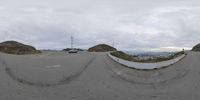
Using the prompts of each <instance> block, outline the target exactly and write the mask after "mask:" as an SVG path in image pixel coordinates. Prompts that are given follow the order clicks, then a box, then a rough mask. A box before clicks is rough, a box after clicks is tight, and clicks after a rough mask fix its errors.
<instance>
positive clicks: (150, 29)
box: [0, 0, 200, 50]
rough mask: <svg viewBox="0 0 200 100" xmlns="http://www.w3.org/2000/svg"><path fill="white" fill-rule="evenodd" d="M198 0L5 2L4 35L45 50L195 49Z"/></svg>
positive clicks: (0, 19) (1, 7) (0, 28)
mask: <svg viewBox="0 0 200 100" xmlns="http://www.w3.org/2000/svg"><path fill="white" fill-rule="evenodd" d="M198 3H199V2H198V1H196V0H191V1H187V0H173V1H167V0H149V1H146V0H123V1H122V0H101V1H100V0H73V1H69V0H59V1H55V0H19V1H9V0H4V1H0V40H1V41H5V40H10V39H12V40H17V41H20V42H23V43H27V44H31V45H34V46H36V47H37V48H39V49H62V48H65V47H70V43H69V42H70V36H71V35H73V36H74V37H75V45H76V47H81V48H88V47H90V46H93V45H95V44H99V43H107V44H113V42H115V46H116V47H117V48H119V49H127V50H131V49H133V50H135V49H137V50H143V49H148V50H165V49H172V48H173V50H174V49H181V48H191V47H192V46H193V45H195V44H197V43H198V42H199V40H200V36H199V32H200V29H199V26H200V23H199V21H200V12H199V11H200V7H198V6H199V4H198Z"/></svg>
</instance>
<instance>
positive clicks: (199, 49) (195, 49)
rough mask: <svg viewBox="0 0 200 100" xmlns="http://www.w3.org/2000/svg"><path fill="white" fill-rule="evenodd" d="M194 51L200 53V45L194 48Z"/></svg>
mask: <svg viewBox="0 0 200 100" xmlns="http://www.w3.org/2000/svg"><path fill="white" fill-rule="evenodd" d="M192 51H200V43H199V44H197V45H196V46H194V47H193V48H192Z"/></svg>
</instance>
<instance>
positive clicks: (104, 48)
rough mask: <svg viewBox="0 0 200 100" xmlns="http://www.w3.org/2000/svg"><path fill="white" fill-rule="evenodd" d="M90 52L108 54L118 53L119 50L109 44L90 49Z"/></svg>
mask: <svg viewBox="0 0 200 100" xmlns="http://www.w3.org/2000/svg"><path fill="white" fill-rule="evenodd" d="M88 51H89V52H107V51H117V49H116V48H114V47H112V46H109V45H107V44H99V45H96V46H94V47H91V48H89V49H88Z"/></svg>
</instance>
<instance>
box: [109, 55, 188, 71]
mask: <svg viewBox="0 0 200 100" xmlns="http://www.w3.org/2000/svg"><path fill="white" fill-rule="evenodd" d="M108 56H109V57H110V58H111V59H112V60H114V61H115V62H118V63H119V64H122V65H125V66H127V67H130V68H134V69H140V70H152V69H159V68H163V67H167V66H170V65H173V64H175V63H176V62H178V61H180V60H181V59H183V58H184V57H185V56H186V54H183V55H181V56H178V57H176V58H174V59H171V60H167V61H161V62H155V63H140V62H133V61H127V60H124V59H121V58H118V57H115V56H113V55H111V54H110V53H109V54H108Z"/></svg>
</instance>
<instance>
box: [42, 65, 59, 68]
mask: <svg viewBox="0 0 200 100" xmlns="http://www.w3.org/2000/svg"><path fill="white" fill-rule="evenodd" d="M58 67H61V65H52V66H45V68H58Z"/></svg>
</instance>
